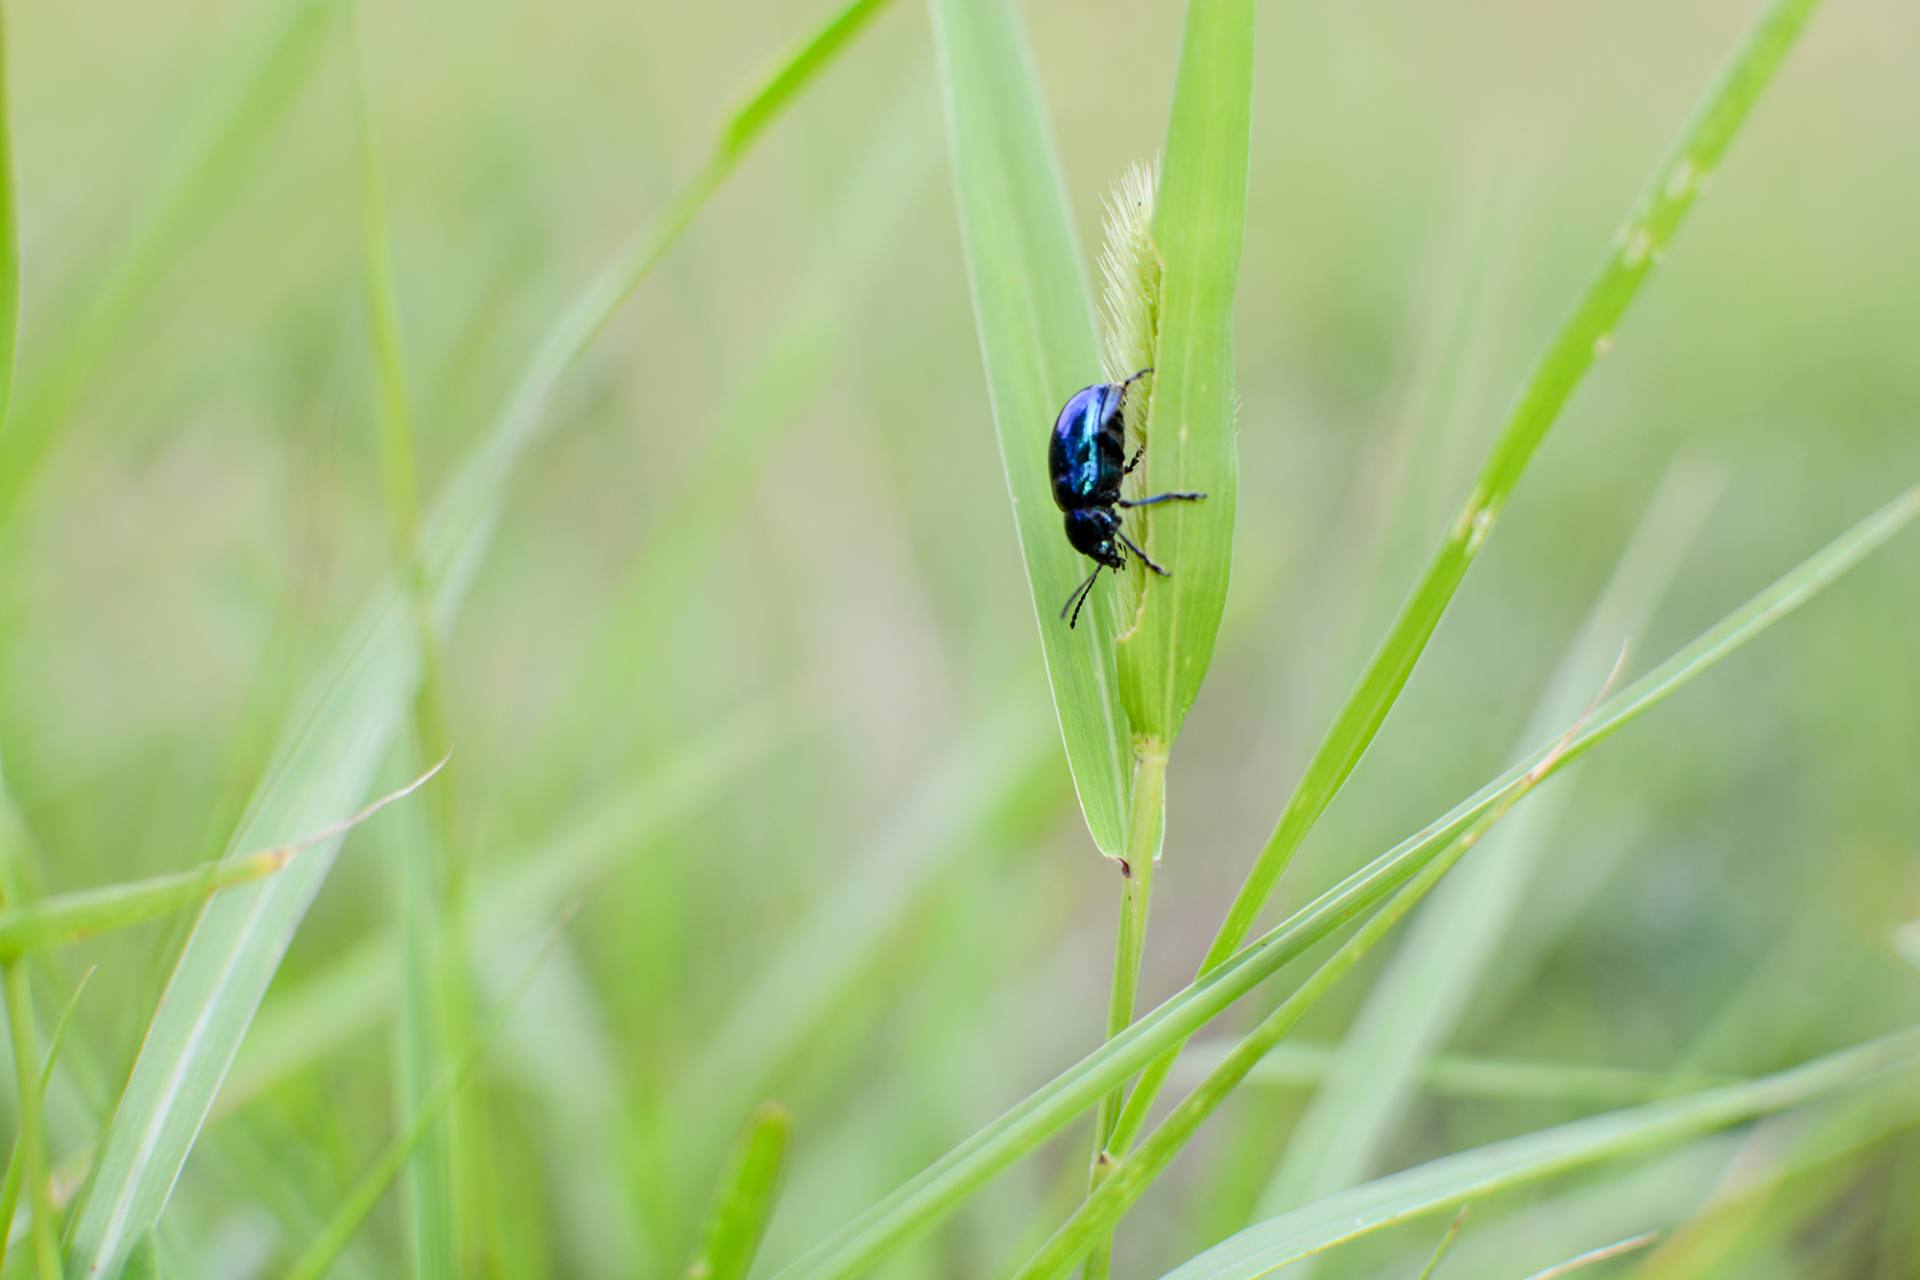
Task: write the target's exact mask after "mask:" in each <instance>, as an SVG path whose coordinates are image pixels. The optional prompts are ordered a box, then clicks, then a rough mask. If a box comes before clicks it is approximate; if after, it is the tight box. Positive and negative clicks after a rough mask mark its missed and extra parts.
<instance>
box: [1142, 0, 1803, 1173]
mask: <svg viewBox="0 0 1920 1280" xmlns="http://www.w3.org/2000/svg"><path fill="white" fill-rule="evenodd" d="M1815 2H1816V0H1773V2H1772V3H1771V4H1769V5H1768V7H1767V9H1766V10H1765V11H1764V12H1763V13H1762V14H1761V15H1760V16H1759V17H1758V18H1757V19H1756V20H1755V21H1754V23H1753V25H1752V26H1751V27H1749V28H1748V30H1747V33H1746V36H1745V38H1744V39H1743V40H1742V42H1741V44H1740V46H1739V48H1738V49H1736V50H1735V52H1734V54H1733V56H1732V58H1731V60H1730V61H1729V62H1728V64H1727V66H1726V68H1725V69H1724V70H1723V71H1722V72H1721V74H1720V77H1719V79H1718V80H1716V81H1715V82H1714V84H1713V85H1712V86H1710V87H1709V88H1708V90H1707V92H1706V95H1705V96H1704V98H1703V99H1702V100H1701V103H1700V106H1699V107H1698V108H1697V110H1696V111H1695V113H1694V116H1693V119H1692V120H1691V121H1690V122H1689V123H1688V124H1687V126H1686V127H1685V128H1684V129H1683V130H1682V131H1681V134H1680V139H1679V142H1678V145H1676V146H1675V147H1674V149H1673V151H1672V153H1671V154H1670V155H1669V157H1668V158H1667V159H1666V161H1665V162H1664V163H1663V164H1661V166H1660V167H1659V168H1658V169H1656V170H1655V172H1654V175H1653V177H1652V179H1651V181H1650V182H1649V183H1648V184H1647V186H1646V188H1645V190H1644V191H1643V193H1642V195H1641V197H1640V199H1639V201H1638V202H1637V203H1636V204H1635V206H1634V207H1633V209H1632V210H1631V211H1630V212H1629V213H1628V215H1627V218H1626V221H1625V222H1624V223H1623V224H1622V225H1621V228H1620V231H1619V232H1618V234H1616V235H1615V237H1614V240H1613V242H1612V244H1611V245H1610V246H1609V247H1608V249H1607V251H1606V253H1605V254H1604V255H1603V256H1602V258H1601V261H1600V266H1599V269H1598V271H1597V272H1596V273H1595V275H1594V277H1593V279H1592V280H1591V281H1590V282H1589V283H1588V285H1587V287H1586V290H1585V292H1584V293H1583V294H1582V295H1581V297H1580V300H1579V302H1578V303H1577V304H1576V305H1575V307H1574V310H1573V313H1572V314H1571V315H1570V316H1569V317H1568V318H1567V320H1566V321H1565V323H1563V324H1562V325H1561V327H1560V329H1559V331H1558V332H1557V333H1556V334H1555V335H1554V337H1553V339H1552V341H1551V342H1550V343H1549V344H1548V346H1547V349H1546V351H1545V352H1544V353H1543V354H1542V355H1541V356H1540V358H1539V360H1538V362H1537V363H1535V365H1534V367H1533V369H1532V371H1531V372H1530V373H1529V374H1528V376H1527V379H1526V381H1525V382H1524V383H1523V384H1522V386H1521V388H1520V393H1519V395H1518V397H1517V398H1516V400H1515V401H1514V404H1513V407H1512V408H1511V409H1510V410H1509V411H1508V414H1507V417H1506V421H1505V422H1504V423H1503V424H1502V425H1501V428H1500V431H1499V433H1498V435H1497V436H1496V437H1495V439H1494V443H1493V447H1492V449H1491V450H1490V451H1489V452H1488V454H1487V456H1486V459H1485V460H1484V462H1483V463H1482V464H1481V468H1480V474H1479V477H1478V478H1477V479H1476V480H1475V482H1474V486H1473V488H1472V490H1471V491H1470V492H1469V494H1468V496H1467V500H1466V502H1465V503H1464V504H1463V505H1462V506H1461V508H1460V511H1459V513H1458V514H1457V515H1456V516H1455V517H1454V519H1453V521H1452V523H1451V524H1450V525H1449V526H1448V529H1447V532H1446V536H1445V537H1444V538H1443V539H1442V541H1441V543H1440V546H1439V547H1438V549H1437V550H1436V551H1435V552H1434V555H1433V558H1432V559H1431V560H1430V561H1429V562H1428V564H1427V567H1426V569H1425V570H1424V571H1423V572H1422V574H1421V576H1420V579H1419V581H1418V582H1417V583H1416V584H1415V585H1414V588H1413V592H1412V594H1410V595H1409V596H1408V597H1407V599H1406V602H1405V603H1404V604H1403V605H1401V607H1400V612H1399V614H1398V615H1397V616H1396V617H1395V618H1394V620H1393V623H1392V624H1391V626H1390V627H1389V628H1388V630H1387V634H1386V637H1385V638H1384V639H1383V640H1382V641H1381V643H1380V647H1379V648H1378V649H1377V650H1375V652H1374V655H1373V657H1372V658H1371V659H1370V660H1369V661H1368V664H1367V667H1366V669H1365V670H1364V671H1363V672H1362V673H1361V676H1360V680H1359V682H1358V683H1357V684H1356V685H1355V686H1354V688H1353V691H1352V692H1351V693H1350V694H1348V695H1347V700H1346V702H1345V703H1344V704H1343V705H1342V706H1341V708H1340V710H1339V712H1338V713H1337V714H1336V715H1335V717H1334V722H1333V724H1332V726H1331V727H1330V728H1329V729H1328V730H1327V733H1326V736H1325V737H1324V738H1322V739H1321V741H1320V745H1319V746H1318V747H1316V748H1315V749H1314V753H1313V756H1312V758H1311V759H1309V760H1308V762H1307V766H1306V769H1305V771H1304V772H1303V773H1302V774H1301V776H1300V780H1299V782H1298V783H1297V784H1296V785H1295V787H1294V790H1293V793H1292V795H1290V796H1289V797H1288V799H1287V802H1286V805H1285V806H1284V807H1283V808H1282V809H1281V812H1280V817H1279V819H1278V821H1277V822H1276V823H1275V825H1274V829H1273V834H1272V835H1271V836H1269V837H1268V839H1267V843H1266V845H1265V847H1263V848H1262V849H1261V850H1260V853H1259V855H1258V856H1257V857H1256V858H1255V859H1254V863H1253V866H1252V868H1251V869H1250V870H1249V871H1248V873H1247V877H1246V880H1245V881H1244V882H1243V883H1242V884H1241V886H1240V889H1239V891H1238V892H1237V893H1236V894H1235V895H1234V899H1233V902H1232V905H1231V906H1229V907H1228V909H1227V914H1226V918H1225V919H1224V920H1223V921H1222V922H1221V925H1220V929H1219V931H1218V932H1217V933H1216V934H1215V935H1214V940H1213V943H1212V945H1211V946H1210V947H1208V949H1207V953H1206V957H1205V959H1204V960H1203V961H1202V962H1201V970H1202V972H1204V971H1206V970H1207V969H1210V968H1212V967H1213V966H1214V965H1217V964H1220V963H1222V962H1223V961H1225V959H1226V958H1227V957H1228V956H1230V955H1232V954H1233V953H1234V951H1235V950H1237V949H1238V948H1239V946H1240V944H1241V943H1242V942H1243V941H1244V940H1245V939H1246V937H1247V934H1248V933H1250V932H1251V931H1252V929H1253V925H1254V922H1255V921H1256V920H1257V919H1258V918H1259V916H1260V912H1261V911H1262V910H1263V909H1264V908H1265V906H1266V904H1267V900H1268V899H1269V898H1271V897H1272V896H1273V891H1274V889H1275V888H1276V887H1277V886H1278V885H1279V883H1280V877H1281V875H1282V873H1283V872H1285V870H1286V868H1287V865H1288V863H1290V862H1291V861H1292V859H1293V855H1294V854H1295V852H1297V851H1298V850H1299V848H1300V845H1301V843H1302V842H1303V841H1304V840H1305V839H1306V837H1307V833H1308V832H1309V831H1311V830H1312V829H1313V826H1314V824H1315V823H1316V822H1318V821H1319V819H1320V815H1321V814H1323V813H1325V812H1326V809H1327V806H1328V805H1329V804H1331V803H1332V802H1333V797H1334V796H1335V795H1336V794H1338V792H1339V790H1340V788H1341V787H1342V786H1343V785H1344V784H1345V783H1346V780H1347V777H1348V776H1349V775H1350V774H1351V773H1352V772H1353V770H1354V767H1355V766H1356V765H1358V764H1359V763H1360V758H1361V756H1363V755H1364V754H1366V751H1367V748H1368V746H1369V745H1370V744H1371V743H1372V742H1373V739H1374V736H1375V735H1376V734H1378V733H1379V731H1380V727H1381V726H1382V725H1383V724H1384V723H1385V722H1386V718H1387V713H1388V712H1389V711H1391V710H1392V709H1393V705H1394V703H1395V702H1396V701H1397V700H1398V699H1399V696H1400V692H1401V690H1402V689H1404V688H1405V687H1406V683H1407V680H1408V678H1409V677H1410V676H1411V675H1412V674H1413V668H1414V665H1415V664H1416V663H1417V662H1418V661H1419V660H1420V655H1421V654H1422V653H1423V652H1425V650H1426V646H1427V642H1428V640H1430V639H1431V638H1432V636H1433V632H1434V629H1435V628H1436V627H1437V626H1439V624H1440V618H1441V616H1442V615H1443V614H1444V613H1445V612H1446V610H1447V606H1448V605H1449V604H1450V603H1452V600H1453V597H1454V593H1455V592H1456V591H1458V590H1459V588H1460V584H1461V582H1462V581H1463V580H1464V579H1465V578H1466V575H1467V570H1468V569H1469V568H1470V567H1471V566H1472V564H1473V561H1474V559H1475V557H1476V556H1477V555H1478V554H1479V552H1480V548H1481V547H1482V546H1483V545H1484V544H1485V542H1486V540H1487V537H1488V535H1489V534H1490V533H1491V532H1492V530H1493V525H1494V522H1495V521H1496V519H1497V518H1498V516H1499V514H1500V510H1501V508H1502V507H1503V506H1505V504H1506V502H1507V499H1508V498H1509V497H1511V496H1512V493H1513V490H1514V487H1515V486H1516V485H1517V484H1518V483H1519V481H1520V477H1521V474H1522V473H1523V472H1524V471H1525V470H1526V467H1527V464H1528V463H1529V462H1530V461H1532V459H1533V456H1534V454H1535V453H1536V452H1537V451H1538V449H1539V447H1540V445H1541V442H1542V441H1544V440H1545V439H1546V436H1547V433H1548V431H1549V430H1551V429H1552V427H1553V424H1554V422H1555V421H1556V420H1558V418H1559V416H1560V412H1561V410H1563V409H1564V408H1565V407H1566V404H1567V401H1568V400H1569V399H1570V398H1571V397H1572V395H1573V393H1574V390H1575V389H1576V388H1577V387H1578V386H1579V384H1580V381H1581V379H1582V378H1584V377H1585V376H1586V373H1587V370H1588V369H1590V368H1591V367H1592V366H1593V363H1594V361H1595V360H1597V359H1598V358H1599V357H1600V356H1601V355H1602V354H1604V353H1605V352H1606V351H1607V350H1608V349H1609V348H1610V347H1611V345H1612V342H1613V332H1614V329H1615V327H1616V326H1617V325H1618V324H1619V322H1620V319H1621V317H1622V316H1623V315H1625V313H1626V310H1627V306H1628V305H1629V304H1630V303H1631V302H1632V301H1633V299H1634V298H1635V297H1636V296H1637V295H1638V294H1639V292H1640V288H1641V286H1642V285H1643V284H1645V283H1646V281H1647V278H1648V277H1649V276H1650V275H1651V274H1652V272H1653V268H1654V265H1655V264H1656V262H1657V261H1658V260H1659V259H1660V257H1661V256H1662V254H1663V253H1664V251H1665V249H1666V247H1667V246H1668V244H1670V243H1671V241H1672V239H1673V235H1674V233H1675V231H1677V230H1678V228H1679V225H1680V223H1681V221H1682V220H1683V219H1684V218H1685V216H1686V214H1687V211H1688V210H1689V209H1690V208H1692V206H1693V201H1694V197H1695V196H1696V195H1697V194H1698V193H1699V191H1700V187H1701V182H1702V180H1703V179H1704V178H1705V177H1706V176H1707V175H1708V174H1709V173H1711V172H1712V171H1713V169H1714V168H1715V167H1717V166H1718V164H1719V162H1720V161H1721V159H1722V158H1723V157H1724V156H1725V154H1726V150H1727V147H1728V145H1729V144H1730V143H1731V142H1732V141H1733V137H1734V134H1736V133H1737V132H1738V131H1739V128H1740V125H1741V124H1742V123H1743V122H1744V121H1745V119H1746V117H1747V114H1748V112H1749V111H1750V110H1751V109H1752V107H1753V104H1754V103H1755V102H1756V101H1757V100H1758V99H1759V96H1760V94H1761V91H1762V90H1764V89H1765V88H1766V86H1767V84H1768V83H1769V82H1770V81H1771V80H1772V78H1773V74H1774V72H1776V71H1777V70H1779V67H1780V64H1781V62H1782V60H1783V59H1784V58H1785V57H1786V55H1787V52H1788V50H1789V49H1791V48H1792V47H1793V44H1794V41H1795V39H1796V38H1797V37H1798V36H1799V34H1800V31H1801V29H1802V27H1804V26H1805V24H1806V21H1807V19H1808V17H1809V16H1810V15H1811V12H1812V9H1813V6H1814V4H1815ZM1171 1066H1172V1062H1171V1060H1169V1061H1165V1062H1156V1063H1154V1064H1153V1066H1152V1067H1150V1068H1149V1069H1148V1070H1147V1071H1146V1072H1145V1073H1144V1074H1143V1075H1142V1077H1141V1080H1140V1083H1139V1085H1137V1086H1136V1087H1135V1089H1134V1092H1133V1094H1132V1095H1131V1096H1130V1097H1129V1099H1128V1105H1127V1109H1126V1111H1125V1113H1123V1114H1122V1116H1121V1120H1120V1124H1119V1127H1118V1130H1117V1132H1116V1135H1115V1145H1116V1146H1117V1147H1121V1148H1124V1146H1125V1145H1126V1143H1127V1142H1128V1141H1130V1140H1131V1138H1132V1137H1133V1136H1134V1135H1135V1134H1137V1133H1138V1132H1139V1131H1140V1127H1141V1125H1142V1124H1143V1123H1144V1122H1145V1118H1146V1113H1147V1109H1148V1108H1149V1107H1150V1106H1151V1105H1152V1103H1153V1099H1154V1097H1155V1096H1156V1094H1157V1093H1158V1091H1159V1087H1160V1084H1161V1083H1162V1082H1163V1081H1164V1080H1165V1078H1166V1073H1167V1071H1168V1070H1169V1069H1170V1068H1171Z"/></svg>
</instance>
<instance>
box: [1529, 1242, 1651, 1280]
mask: <svg viewBox="0 0 1920 1280" xmlns="http://www.w3.org/2000/svg"><path fill="white" fill-rule="evenodd" d="M1659 1238H1660V1233H1659V1232H1658V1231H1642V1232H1641V1233H1640V1234H1639V1235H1637V1236H1628V1237H1627V1238H1626V1239H1625V1240H1615V1241H1614V1242H1613V1243H1612V1244H1603V1245H1601V1246H1600V1247H1599V1248H1597V1249H1589V1250H1587V1251H1586V1252H1585V1253H1582V1254H1577V1255H1575V1256H1574V1257H1571V1258H1568V1259H1567V1260H1566V1261H1564V1262H1556V1263H1554V1264H1553V1265H1552V1266H1550V1267H1548V1268H1546V1269H1545V1270H1544V1271H1536V1272H1534V1273H1533V1274H1532V1275H1530V1276H1528V1277H1527V1280H1559V1278H1560V1277H1561V1276H1570V1275H1572V1274H1573V1273H1574V1272H1576V1271H1582V1270H1585V1269H1586V1268H1588V1267H1590V1266H1592V1265H1594V1264H1595V1263H1596V1262H1605V1261H1607V1260H1608V1259H1610V1258H1618V1257H1621V1256H1623V1255H1625V1254H1629V1253H1633V1252H1635V1251H1637V1250H1640V1249H1644V1248H1646V1247H1647V1246H1648V1245H1650V1244H1652V1243H1653V1242H1654V1241H1655V1240H1658V1239H1659Z"/></svg>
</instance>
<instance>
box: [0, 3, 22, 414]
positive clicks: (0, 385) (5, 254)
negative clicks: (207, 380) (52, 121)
mask: <svg viewBox="0 0 1920 1280" xmlns="http://www.w3.org/2000/svg"><path fill="white" fill-rule="evenodd" d="M7 89H8V77H7V19H6V13H5V10H4V9H0V425H4V424H5V423H6V420H7V406H8V405H9V404H11V403H12V401H13V364H14V356H15V354H16V348H17V345H18V341H19V337H20V202H19V198H18V196H17V195H16V193H15V192H14V189H13V124H12V120H11V119H10V118H9V116H10V112H9V108H8V96H9V95H8V92H7Z"/></svg>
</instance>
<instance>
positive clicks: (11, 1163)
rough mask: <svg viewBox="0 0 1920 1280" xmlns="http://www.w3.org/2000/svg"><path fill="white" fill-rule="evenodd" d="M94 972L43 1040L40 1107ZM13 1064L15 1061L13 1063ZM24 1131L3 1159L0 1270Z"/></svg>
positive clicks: (21, 1166)
mask: <svg viewBox="0 0 1920 1280" xmlns="http://www.w3.org/2000/svg"><path fill="white" fill-rule="evenodd" d="M93 975H94V970H93V969H88V970H87V971H86V972H85V973H84V974H82V975H81V976H80V981H79V983H78V984H76V985H75V986H74V989H73V994H72V995H71V996H68V997H67V1007H66V1008H64V1009H62V1010H61V1011H60V1020H59V1021H58V1022H56V1023H54V1024H53V1034H52V1035H50V1036H48V1037H47V1058H46V1062H45V1064H44V1065H43V1066H42V1067H41V1068H40V1097H41V1099H42V1105H43V1107H44V1102H45V1098H46V1096H47V1087H48V1086H49V1085H50V1084H52V1083H53V1069H54V1067H55V1066H57V1065H58V1064H59V1062H60V1050H61V1048H62V1046H64V1045H65V1044H66V1040H67V1028H68V1026H70V1025H71V1024H72V1022H73V1011H74V1010H75V1009H77V1008H79V1007H80V993H81V992H83V991H85V990H86V989H87V984H88V983H89V982H92V981H93ZM16 1061H17V1059H16ZM26 1138H27V1133H26V1127H25V1126H24V1125H23V1126H21V1129H20V1132H18V1133H16V1134H15V1135H14V1139H13V1152H12V1154H11V1155H9V1156H8V1157H7V1176H6V1178H5V1180H4V1181H0V1268H3V1267H4V1262H5V1258H6V1251H7V1246H8V1245H9V1244H10V1243H11V1242H12V1233H13V1215H14V1210H16V1209H17V1208H19V1205H20V1184H21V1181H22V1179H23V1177H24V1174H25V1170H26V1163H25V1162H26Z"/></svg>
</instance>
